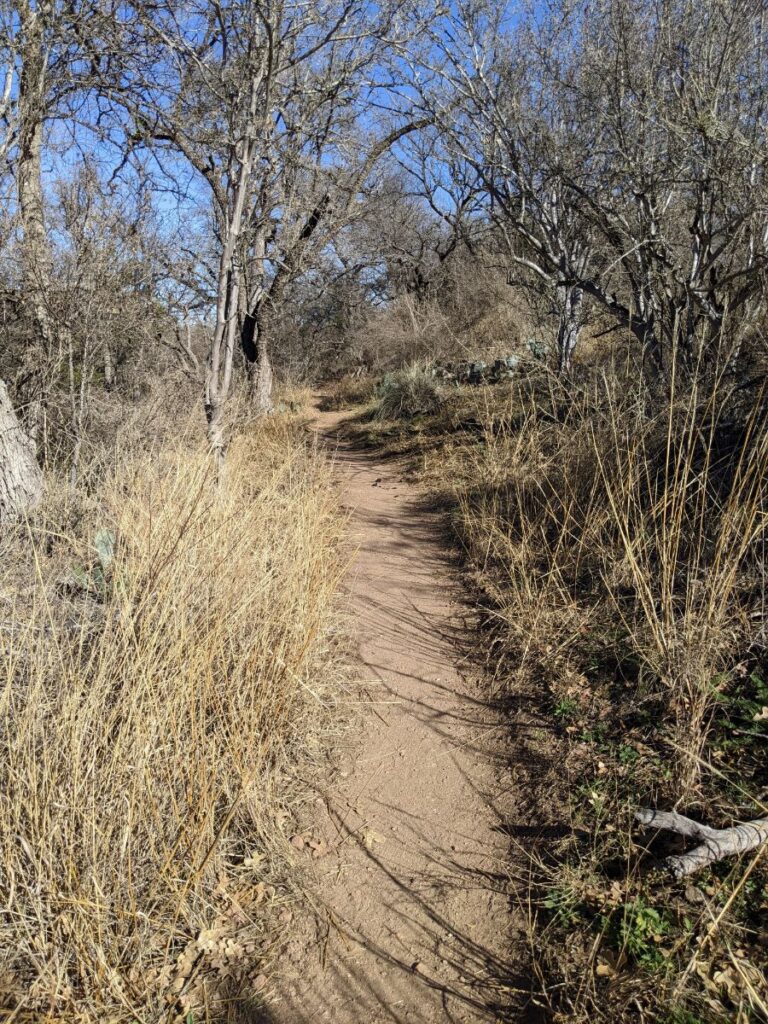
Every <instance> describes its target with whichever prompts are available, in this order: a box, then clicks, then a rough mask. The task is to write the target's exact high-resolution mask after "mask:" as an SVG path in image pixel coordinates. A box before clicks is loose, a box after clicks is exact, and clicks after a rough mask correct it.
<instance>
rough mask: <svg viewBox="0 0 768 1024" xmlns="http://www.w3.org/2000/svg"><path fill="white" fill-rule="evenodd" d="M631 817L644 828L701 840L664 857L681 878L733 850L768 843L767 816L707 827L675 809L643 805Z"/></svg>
mask: <svg viewBox="0 0 768 1024" xmlns="http://www.w3.org/2000/svg"><path fill="white" fill-rule="evenodd" d="M635 820H636V821H639V822H640V823H641V824H642V825H645V827H646V828H658V829H661V830H662V831H665V832H676V833H677V834H678V835H681V836H688V837H690V838H691V839H701V840H703V842H702V843H701V844H700V845H699V846H696V847H694V849H692V850H689V851H688V853H682V854H679V855H678V856H674V857H667V859H666V860H665V861H664V866H665V867H666V868H668V869H669V871H671V872H672V874H673V875H674V876H675V878H684V877H685V876H686V875H691V874H693V872H694V871H698V870H699V869H700V868H703V867H706V866H707V865H708V864H714V863H715V861H718V860H723V858H725V857H733V856H735V855H736V854H737V853H747V852H748V851H749V850H754V849H756V848H757V847H758V846H762V844H763V843H765V842H768V818H757V819H756V820H755V821H747V822H745V823H744V824H743V825H733V826H732V827H731V828H710V827H709V825H702V824H701V823H700V822H698V821H694V820H693V819H692V818H686V817H685V815H683V814H677V812H675V811H654V810H651V809H650V808H643V809H642V810H639V811H638V812H637V813H636V814H635Z"/></svg>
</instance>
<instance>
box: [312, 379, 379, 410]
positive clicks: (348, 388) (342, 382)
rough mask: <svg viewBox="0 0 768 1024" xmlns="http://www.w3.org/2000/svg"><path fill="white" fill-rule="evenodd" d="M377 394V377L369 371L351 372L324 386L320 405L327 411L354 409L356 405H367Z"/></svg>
mask: <svg viewBox="0 0 768 1024" xmlns="http://www.w3.org/2000/svg"><path fill="white" fill-rule="evenodd" d="M375 394H376V378H375V377H373V376H372V375H371V374H368V373H363V374H358V373H349V374H345V375H344V376H343V377H339V379H338V380H334V381H330V382H328V383H327V384H326V385H325V386H324V388H323V396H322V398H321V400H320V407H321V409H324V410H327V411H333V410H336V409H352V408H354V407H355V406H356V405H367V404H368V403H369V402H371V401H372V400H373V397H374V395H375Z"/></svg>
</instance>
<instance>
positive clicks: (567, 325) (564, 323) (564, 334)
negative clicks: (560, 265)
mask: <svg viewBox="0 0 768 1024" xmlns="http://www.w3.org/2000/svg"><path fill="white" fill-rule="evenodd" d="M558 291H560V292H561V293H562V295H561V308H560V326H559V328H558V332H557V354H558V365H559V369H560V372H561V373H570V372H571V370H572V369H573V353H574V351H575V349H576V345H577V344H578V341H579V335H580V334H581V309H582V305H583V303H584V293H583V292H582V290H581V289H580V288H561V289H558Z"/></svg>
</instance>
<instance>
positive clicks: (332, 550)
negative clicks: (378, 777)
mask: <svg viewBox="0 0 768 1024" xmlns="http://www.w3.org/2000/svg"><path fill="white" fill-rule="evenodd" d="M166 404H167V402H166ZM145 411H146V410H145ZM129 418H130V417H129V414H128V410H127V409H123V410H122V419H123V422H124V423H126V422H127V421H128V420H129ZM143 422H144V423H145V424H146V417H143ZM152 426H153V427H154V424H153V425H152ZM151 436H152V435H144V436H143V437H142V436H141V434H140V432H139V433H138V434H137V436H136V437H134V438H133V441H134V442H136V441H137V440H138V441H141V443H133V444H131V445H130V446H129V448H128V449H127V450H124V449H123V448H122V447H121V445H120V444H118V445H117V446H114V445H113V447H112V448H111V449H106V448H104V449H102V450H101V452H100V458H99V460H98V465H94V467H92V468H93V472H88V471H86V472H85V473H84V477H85V479H86V480H87V481H88V486H87V488H86V487H83V488H82V489H81V490H79V491H78V492H75V491H72V490H71V489H69V488H68V487H67V486H66V484H64V482H63V481H62V482H60V483H57V482H56V478H55V473H53V472H52V474H51V475H50V476H49V483H48V496H47V498H46V501H45V504H44V506H43V507H42V508H41V509H40V510H39V511H38V512H36V513H35V514H34V515H33V517H32V518H31V519H30V520H29V522H27V523H24V524H20V525H18V527H16V528H15V529H14V530H12V531H9V532H7V533H6V534H5V535H4V536H3V538H2V542H1V543H2V550H1V557H0V566H1V568H0V601H1V603H2V611H1V612H0V630H1V633H0V642H1V643H2V653H3V658H2V666H3V668H2V679H1V680H0V686H1V687H2V689H1V691H0V693H1V696H0V699H1V700H2V732H1V735H2V751H1V752H0V758H1V760H2V768H3V778H4V782H3V788H2V796H1V797H0V867H1V869H2V870H1V874H2V878H1V879H0V891H1V892H2V897H1V899H2V906H3V910H2V914H0V936H1V941H0V947H1V948H2V953H1V954H0V1005H2V1007H3V1009H4V1011H5V1012H8V1013H11V1016H13V1017H14V1019H20V1018H24V1017H25V1016H26V1017H27V1018H28V1019H34V1020H43V1019H46V1020H48V1019H50V1020H54V1019H55V1020H65V1019H66V1020H70V1021H74V1020H78V1021H88V1022H90V1021H94V1022H95V1021H99V1022H100V1024H105V1022H115V1024H116V1022H119V1021H126V1022H127V1021H136V1020H150V1019H151V1020H165V1019H180V1020H191V1019H208V1017H207V1016H206V1014H208V1013H212V1012H213V1009H214V1007H216V1006H217V1005H218V1006H219V1007H220V1006H221V1005H222V1004H225V1005H230V1006H231V1007H236V1006H237V1007H240V1008H241V1009H242V1007H243V1006H244V1005H246V1004H247V1001H248V1000H249V999H250V998H253V997H255V995H256V993H258V992H259V991H260V990H261V989H263V988H264V987H265V986H266V985H267V984H268V976H269V970H270V962H271V959H272V958H273V956H274V953H275V948H274V946H275V942H276V936H277V935H279V930H280V927H281V926H280V925H279V923H278V920H277V919H278V915H279V913H280V912H281V904H283V905H284V904H285V901H286V899H287V898H288V889H287V888H286V872H285V870H284V869H285V865H286V861H287V859H288V858H287V851H288V849H289V847H288V845H287V842H286V830H288V829H289V828H290V824H289V823H290V802H291V799H292V796H293V794H294V791H295V785H294V784H295V780H296V778H297V775H299V774H301V771H302V767H304V768H306V764H307V759H311V758H312V757H318V756H319V753H318V751H319V749H320V748H319V744H318V737H319V735H320V731H321V730H322V729H323V721H324V712H325V711H326V710H327V709H328V708H329V707H330V706H331V705H332V704H333V700H334V694H333V686H334V681H335V679H336V678H338V677H337V676H336V675H335V669H334V659H335V657H336V655H335V653H334V651H335V647H334V643H335V640H334V633H335V628H336V618H335V602H334V594H335V589H336V586H337V581H338V578H339V572H340V559H339V554H338V547H337V541H338V539H339V534H340V530H341V529H342V528H343V521H342V520H341V519H340V516H339V509H338V505H337V500H336V494H335V491H334V488H333V486H332V484H331V482H330V479H329V471H328V468H327V466H326V464H325V463H324V462H323V459H322V457H319V456H318V455H317V454H316V453H315V451H313V449H312V448H311V446H310V445H309V444H308V442H307V441H305V440H304V439H303V434H302V432H301V431H299V430H297V428H296V427H295V425H291V421H290V420H289V419H287V418H284V417H282V418H281V417H276V418H274V419H271V420H269V421H265V422H263V423H262V424H261V425H259V426H257V427H253V428H251V429H247V430H245V431H240V432H239V433H237V434H236V436H235V438H234V439H233V442H232V444H231V447H230V450H229V454H228V459H227V463H226V467H225V471H224V474H223V476H222V478H221V480H220V481H219V482H218V484H217V483H216V482H215V480H214V479H213V472H214V469H213V463H212V460H211V459H210V455H209V453H208V452H207V450H206V447H205V445H204V444H203V443H202V439H201V431H200V429H199V424H195V425H194V426H193V425H190V429H189V430H186V429H183V427H182V428H181V429H180V427H179V421H178V420H176V421H175V422H174V423H171V422H167V423H166V430H165V432H164V433H163V434H158V433H157V432H154V438H155V439H154V441H152V440H151ZM287 834H288V835H289V834H290V832H289V831H288V832H287ZM193 1009H194V1010H195V1012H196V1013H198V1014H199V1015H200V1016H199V1017H198V1016H194V1018H193V1017H192V1016H189V1017H188V1016H187V1015H188V1013H189V1012H190V1011H191V1010H193ZM233 1019H234V1018H233Z"/></svg>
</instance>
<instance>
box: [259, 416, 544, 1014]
mask: <svg viewBox="0 0 768 1024" xmlns="http://www.w3.org/2000/svg"><path fill="white" fill-rule="evenodd" d="M344 418H345V416H344V414H341V413H318V414H317V419H316V423H315V424H314V426H315V428H316V430H317V431H318V433H319V435H320V437H321V443H323V444H325V445H326V447H327V449H328V452H329V457H331V458H333V459H334V460H335V465H336V467H337V472H338V474H339V477H340V479H341V482H342V486H343V489H344V500H345V504H346V506H347V507H348V508H349V510H350V512H351V524H350V534H351V536H350V541H351V543H352V545H354V548H355V549H356V556H355V561H354V565H353V567H352V570H351V573H350V578H349V602H350V608H349V611H350V616H351V619H352V626H353V629H354V634H355V639H356V664H355V673H354V675H355V677H356V683H355V686H356V687H359V692H358V693H353V699H359V700H361V701H364V702H367V703H366V704H365V705H364V708H363V714H362V720H361V723H360V728H359V730H358V732H359V735H357V737H356V739H355V740H354V741H353V743H352V745H351V746H350V749H349V750H348V751H347V752H346V754H345V763H344V765H343V767H342V771H341V775H340V777H339V778H337V779H336V780H335V781H334V783H333V785H332V789H331V792H328V793H325V792H324V793H323V798H322V799H321V800H318V801H317V803H316V804H315V808H314V811H313V815H314V820H312V821H310V822H307V823H306V824H307V828H306V830H305V831H306V834H307V835H309V834H311V835H313V836H314V837H315V838H321V839H322V840H323V841H324V844H325V846H327V849H328V852H327V853H324V855H323V856H320V857H318V858H317V859H310V857H309V856H308V855H307V863H308V865H309V868H308V870H309V875H310V881H309V887H310V892H311V898H312V901H313V902H314V903H315V905H316V907H317V909H318V912H319V917H318V921H314V918H313V922H314V923H313V926H312V927H309V925H308V924H306V923H305V930H304V931H299V934H298V936H297V937H296V938H294V939H293V940H292V941H291V943H290V945H289V947H288V949H287V951H286V954H285V956H284V957H283V958H282V959H281V962H280V965H279V969H280V972H281V977H280V978H279V979H278V983H277V984H276V985H275V989H276V991H277V995H276V996H275V997H274V1000H273V1002H272V1005H271V1006H270V1007H269V1011H268V1013H269V1016H268V1019H269V1020H270V1021H273V1022H275V1024H303V1022H309V1021H333V1022H336V1024H378V1022H392V1021H395V1022H405V1021H407V1022H433V1021H435V1022H436V1021H456V1022H459V1021H461V1022H475V1021H487V1020H492V1021H493V1020H497V1019H505V1020H506V1019H509V1018H508V1017H506V1016H503V1014H504V1007H505V1006H508V1005H509V1004H510V987H514V986H515V985H516V984H518V982H517V981H516V979H515V974H516V972H517V971H518V970H520V969H521V968H522V970H523V971H524V970H525V968H524V967H523V965H522V964H521V963H520V962H519V960H520V958H519V956H518V957H515V956H514V954H512V953H511V952H510V951H511V949H512V948H513V947H514V946H515V944H517V946H518V948H519V947H520V946H521V941H520V938H519V936H518V935H517V930H516V922H515V919H514V916H513V914H512V912H511V910H510V906H509V899H508V898H507V896H506V895H505V892H504V890H505V870H506V868H507V866H508V846H509V839H508V836H507V835H506V834H505V831H504V827H503V826H504V822H505V820H507V815H506V814H505V811H504V805H505V802H506V801H508V799H509V795H507V796H503V795H501V793H500V789H501V788H502V787H501V784H500V782H499V781H498V780H499V768H500V763H501V762H500V761H499V751H500V750H501V749H502V747H503V742H504V737H505V735H506V728H507V727H506V726H505V723H504V722H503V721H502V720H501V718H500V716H499V715H498V713H496V712H494V711H493V710H492V709H491V708H490V707H489V706H488V704H487V703H486V702H485V701H484V699H483V695H482V692H481V689H480V688H479V686H478V685H477V683H476V680H473V678H472V676H473V673H472V672H471V671H468V670H467V669H468V666H467V665H465V664H463V662H462V657H461V655H460V638H461V634H462V630H463V619H465V618H466V616H467V615H468V614H470V610H469V609H468V608H467V607H466V606H464V605H462V603H461V598H460V593H459V591H458V589H457V586H456V583H455V580H454V578H453V572H452V569H451V566H450V561H449V558H448V556H447V554H446V550H445V547H444V545H443V543H442V542H441V524H440V519H439V516H438V515H437V514H436V513H435V512H433V511H430V510H429V509H425V508H424V507H423V503H422V502H421V501H420V497H419V494H418V491H417V489H416V488H415V487H413V486H410V485H408V484H406V483H404V482H402V481H401V480H400V479H399V477H398V473H397V466H396V465H394V466H393V465H392V464H391V463H389V464H387V463H382V462H381V461H380V459H379V458H378V457H377V456H376V454H375V453H374V454H372V453H369V452H366V451H361V450H359V449H358V448H356V447H355V446H353V445H351V444H349V443H346V442H343V441H339V440H338V439H337V438H336V436H335V433H334V431H335V428H336V427H337V426H338V424H339V423H340V421H341V420H343V419H344ZM469 668H471V666H469ZM302 824H303V823H302ZM322 849H323V848H321V852H322ZM308 853H309V850H307V851H305V854H308ZM299 856H302V854H299ZM318 922H319V924H318ZM318 927H319V930H320V934H318V931H317V929H318ZM516 959H517V960H518V963H515V960H516ZM515 1019H516V1020H518V1019H521V1018H520V1017H515Z"/></svg>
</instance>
